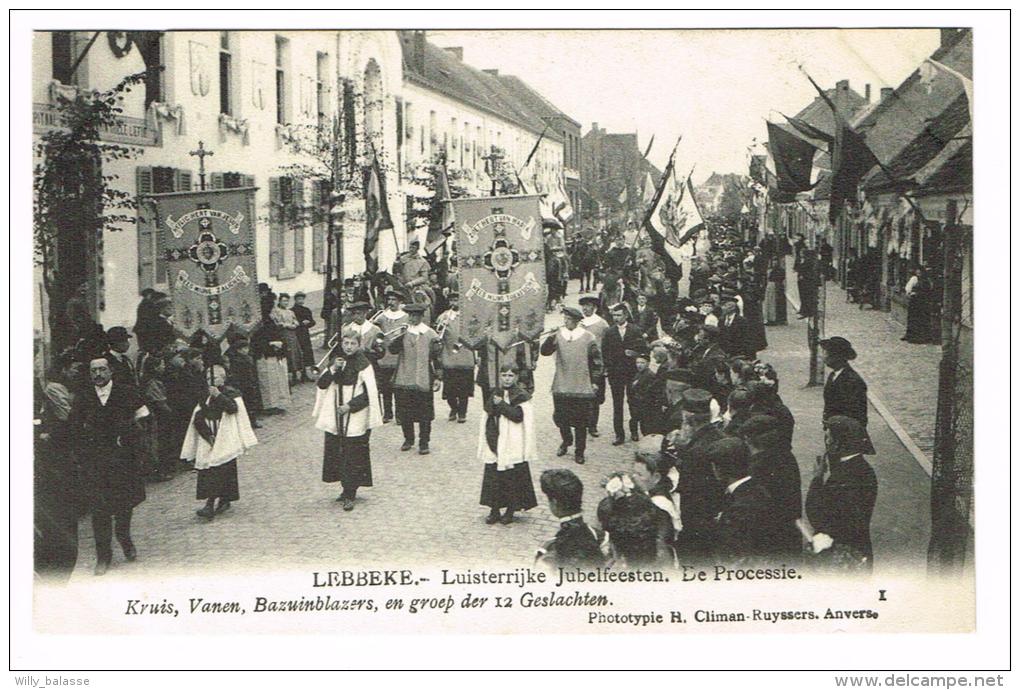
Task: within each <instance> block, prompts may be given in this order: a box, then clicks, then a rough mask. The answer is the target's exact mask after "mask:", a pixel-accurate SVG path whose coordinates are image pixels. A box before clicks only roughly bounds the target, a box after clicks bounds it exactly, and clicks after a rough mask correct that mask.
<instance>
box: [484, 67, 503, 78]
mask: <svg viewBox="0 0 1020 690" xmlns="http://www.w3.org/2000/svg"><path fill="white" fill-rule="evenodd" d="M482 71H483V72H485V73H486V74H491V75H492V76H494V77H498V76H499V70H498V69H483V70H482Z"/></svg>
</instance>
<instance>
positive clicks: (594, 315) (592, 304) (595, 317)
mask: <svg viewBox="0 0 1020 690" xmlns="http://www.w3.org/2000/svg"><path fill="white" fill-rule="evenodd" d="M577 302H578V304H580V305H581V321H580V324H581V327H582V328H583V329H585V330H586V331H588V332H589V333H591V334H592V335H593V336H595V344H596V345H598V348H599V352H600V353H601V352H602V339H603V338H604V337H605V335H606V331H608V330H609V324H608V323H606V320H605V319H603V318H602V317H601V316H599V314H598V308H599V298H598V297H597V296H596V295H591V294H589V295H582V296H581V297H580V299H578V300H577ZM605 401H606V380H605V378H604V376H601V375H600V376H599V380H598V381H597V382H596V383H595V398H594V403H593V404H592V405H591V418H590V419H589V420H588V425H587V426H588V431H589V432H591V435H592V436H594V437H596V438H598V435H599V410H600V408H601V407H602V403H604V402H605Z"/></svg>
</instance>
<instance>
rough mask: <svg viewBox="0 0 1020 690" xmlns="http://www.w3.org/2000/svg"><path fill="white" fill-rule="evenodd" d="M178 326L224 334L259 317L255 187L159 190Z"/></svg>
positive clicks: (158, 205)
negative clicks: (233, 325)
mask: <svg viewBox="0 0 1020 690" xmlns="http://www.w3.org/2000/svg"><path fill="white" fill-rule="evenodd" d="M152 199H153V200H154V201H155V202H156V214H157V222H158V224H159V228H160V229H161V230H162V235H163V247H162V251H163V253H164V256H165V257H166V263H167V275H168V278H169V283H170V297H171V299H172V300H173V303H174V319H175V321H176V325H177V327H178V328H179V329H180V330H181V331H183V332H184V333H187V334H189V335H190V334H191V333H193V332H195V331H197V330H198V329H204V330H205V331H207V332H208V333H211V334H212V335H215V336H220V335H222V334H223V332H224V331H225V330H226V329H227V328H228V327H229V325H230V324H232V323H233V324H237V325H238V326H240V327H243V328H244V329H246V330H248V329H251V328H252V327H253V326H254V325H255V324H256V323H257V322H258V320H259V299H258V289H257V286H258V281H257V278H256V275H255V228H254V224H253V217H254V214H255V188H253V187H248V188H241V189H211V190H206V191H201V192H179V193H173V194H156V195H153V196H152Z"/></svg>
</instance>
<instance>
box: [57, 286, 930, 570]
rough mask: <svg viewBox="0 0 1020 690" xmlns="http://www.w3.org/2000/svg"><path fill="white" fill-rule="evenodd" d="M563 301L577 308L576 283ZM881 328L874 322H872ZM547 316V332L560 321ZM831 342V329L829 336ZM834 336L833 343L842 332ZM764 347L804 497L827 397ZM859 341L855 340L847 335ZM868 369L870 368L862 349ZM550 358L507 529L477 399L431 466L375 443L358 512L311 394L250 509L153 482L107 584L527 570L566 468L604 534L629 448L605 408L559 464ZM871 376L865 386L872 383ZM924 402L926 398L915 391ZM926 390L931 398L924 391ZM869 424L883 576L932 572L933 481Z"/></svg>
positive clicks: (261, 474) (776, 343) (790, 349)
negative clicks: (548, 487) (494, 513)
mask: <svg viewBox="0 0 1020 690" xmlns="http://www.w3.org/2000/svg"><path fill="white" fill-rule="evenodd" d="M571 288H572V289H571V291H570V295H569V296H568V298H567V299H568V302H570V303H574V302H575V301H576V298H577V293H576V282H575V283H572V285H571ZM876 316H877V315H876ZM558 318H559V317H558V316H556V317H554V316H552V315H550V316H549V317H548V318H547V324H548V325H551V324H553V323H555V320H554V319H556V320H558ZM830 330H832V327H831V326H830ZM832 332H835V331H834V330H833V331H832ZM768 337H769V342H770V345H769V348H768V349H767V350H765V351H764V352H762V353H761V357H762V358H763V359H765V360H767V361H770V362H772V363H773V364H774V365H775V367H776V369H777V371H778V372H779V375H780V377H781V380H782V384H781V392H782V396H783V399H784V400H785V401H786V403H787V405H789V407H790V409H791V410H792V412H793V414H794V415H795V417H796V419H797V426H796V434H795V439H794V445H795V447H794V451H795V453H796V456H797V458H798V460H799V462H800V465H801V473H802V479H803V484H804V486H805V488H806V487H807V484H808V483H809V481H810V478H811V469H812V467H813V466H814V461H815V456H816V455H817V454H818V453H819V452H821V450H822V437H821V425H820V418H821V388H820V387H815V388H802V387H801V384H802V382H803V381H804V380H805V379H806V376H807V347H806V340H805V338H804V335H803V327H802V326H799V324H797V323H795V324H791V325H789V326H785V327H777V328H770V329H769V332H768ZM850 337H851V339H854V336H853V335H850ZM858 341H860V342H861V346H860V350H861V357H860V358H859V360H858V361H861V363H862V370H864V371H865V372H867V370H866V369H865V368H864V366H863V365H864V364H865V363H866V362H868V361H869V360H870V359H871V357H872V349H871V346H869V345H868V344H866V343H865V342H864V340H863V339H862V338H857V339H854V342H855V344H857V343H858ZM552 369H553V366H552V360H551V358H547V357H542V358H540V360H539V367H538V370H537V372H536V382H537V394H536V396H535V404H536V408H537V409H536V412H537V414H536V425H537V432H538V435H539V454H540V458H539V460H538V462H536V463H534V464H533V465H532V467H531V471H532V477H533V479H534V481H535V484H536V493H538V495H539V504H540V505H539V506H538V507H537V508H536V509H533V510H531V511H528V512H526V513H519V514H518V518H517V520H516V521H515V522H514V524H512V525H510V526H504V525H499V524H496V525H491V526H490V525H486V524H485V523H484V522H483V519H484V517H485V515H486V513H487V509H486V508H484V507H482V506H479V505H478V497H479V490H480V486H481V477H482V465H481V463H480V461H478V460H476V459H475V451H476V444H477V442H478V426H479V422H480V411H481V407H480V404H479V400H478V398H477V397H476V398H474V399H472V401H471V405H470V407H469V412H468V421H467V423H466V424H457V423H452V422H448V421H446V413H447V409H446V405H445V403H443V402H442V401H441V400H439V399H438V395H437V401H436V413H437V419H436V421H435V422H434V426H433V434H432V454H431V455H428V456H419V455H418V454H417V453H416V452H415V451H414V450H411V451H408V452H405V453H402V452H400V450H399V448H400V443H401V440H402V438H401V434H400V430H399V428H398V427H396V426H395V425H394V424H392V423H391V424H387V425H386V426H384V427H382V428H381V429H378V430H376V431H374V432H373V435H372V471H373V476H374V482H375V486H373V487H371V488H365V489H362V490H361V491H360V492H359V494H358V500H357V503H356V507H355V510H354V511H353V512H344V511H343V510H342V509H341V505H340V504H339V503H338V502H336V501H335V500H334V499H335V498H336V497H337V495H338V493H339V485H337V484H323V483H322V482H321V481H320V473H321V465H322V444H323V437H322V433H321V432H318V431H316V430H315V429H314V428H313V427H312V421H311V418H310V411H311V406H312V402H313V400H314V385H313V384H308V383H306V384H302V385H300V386H298V387H297V388H296V389H295V395H294V403H293V405H292V406H291V408H290V409H289V410H288V411H287V412H286V414H280V415H274V416H270V417H266V418H264V419H263V425H264V426H263V428H262V429H260V430H258V431H257V434H258V436H259V445H258V447H256V448H255V449H254V451H253V452H252V453H250V454H249V455H247V456H245V457H244V458H242V459H241V461H240V463H239V465H240V469H239V473H240V484H241V500H240V501H239V502H237V503H236V504H234V506H233V508H232V509H231V510H230V511H229V512H228V513H227V514H225V515H223V516H219V517H217V518H216V519H215V520H213V521H212V522H210V523H206V522H204V521H202V520H201V519H200V518H198V517H196V515H195V510H196V509H197V508H199V507H200V503H199V502H198V501H196V500H195V498H194V496H195V475H194V474H193V473H187V474H182V475H178V476H177V477H176V478H175V479H173V480H172V481H170V482H168V483H165V484H150V485H149V486H148V499H147V500H146V501H145V503H143V504H142V505H141V506H139V507H138V508H137V509H136V510H135V513H134V522H133V533H134V539H135V543H136V545H137V547H138V552H139V559H138V561H137V562H136V563H133V564H127V563H125V562H124V561H123V558H122V557H121V555H120V553H119V550H118V549H116V547H115V551H116V555H115V558H114V567H113V569H112V570H111V572H110V574H109V575H107V578H123V577H127V576H129V575H135V574H137V575H147V576H151V575H153V574H160V575H163V574H167V573H171V572H187V573H195V572H210V573H211V572H228V571H230V570H233V569H236V568H248V567H252V568H257V569H272V568H287V567H302V566H312V565H315V566H320V567H323V566H343V565H347V566H367V565H373V564H384V563H385V564H391V565H393V564H396V565H414V564H419V563H437V562H441V563H444V564H445V563H449V564H456V565H462V566H470V565H478V564H482V563H486V564H490V565H493V564H496V563H499V564H504V565H514V566H517V565H527V564H530V563H531V561H532V559H533V557H534V553H535V549H536V547H537V546H539V545H540V544H541V543H542V541H544V540H545V539H548V538H549V537H551V536H552V535H553V534H554V533H555V531H556V528H557V524H556V521H555V519H554V518H553V517H552V515H551V514H550V513H549V511H548V509H547V508H546V506H545V500H544V497H543V496H542V495H541V493H540V491H539V490H538V488H537V483H538V477H539V475H540V474H541V472H542V471H543V470H545V469H548V468H552V467H568V468H570V469H571V470H573V471H574V472H576V473H577V474H578V475H579V476H580V477H581V479H582V481H583V482H584V484H585V516H586V519H588V521H589V522H591V523H594V522H595V506H596V504H597V503H598V501H599V499H600V498H601V495H602V492H601V489H600V487H599V483H600V481H601V480H602V478H603V477H604V476H605V475H606V474H608V473H609V472H611V471H613V470H616V469H624V468H626V465H627V460H628V459H629V457H630V455H631V453H632V452H633V444H631V443H628V444H626V445H624V446H621V447H613V446H612V445H611V442H612V434H611V433H610V429H611V424H612V407H611V404H610V402H609V401H608V400H607V402H606V404H605V405H604V406H603V409H602V421H601V423H600V427H601V431H602V435H601V436H600V437H599V438H598V439H591V440H589V446H588V462H587V463H586V464H585V465H583V466H582V465H577V464H575V463H574V462H573V461H572V459H571V457H570V456H569V455H568V456H567V457H564V458H557V457H555V449H556V447H557V445H558V443H559V435H558V432H557V431H556V428H555V427H554V426H553V424H552V419H551V418H552V400H551V397H550V395H549V393H548V391H549V386H550V383H551V380H552V373H553V372H552ZM866 375H867V374H866ZM872 380H873V379H872V378H869V384H871V385H874V384H873V383H872ZM915 390H917V388H915ZM923 390H932V389H931V388H930V387H925V388H923ZM871 419H873V420H874V421H873V422H872V423H871V424H869V431H870V432H871V434H872V437H873V440H874V443H875V446H876V447H877V449H878V454H877V455H876V456H875V457H874V458H872V461H873V464H874V466H875V469H876V471H877V473H878V480H879V496H878V506H877V509H876V512H875V517H874V520H873V523H872V534H873V539H874V542H875V554H876V566H877V568H879V569H881V568H882V567H884V566H888V565H889V564H890V563H891V562H893V561H904V562H906V563H908V564H910V565H911V566H915V567H920V566H923V562H924V554H925V549H926V547H927V539H928V529H929V520H928V482H929V480H928V477H927V476H926V475H925V473H924V472H923V470H922V469H921V468H920V467H919V466H918V465H917V463H916V462H915V461H914V459H913V458H912V457H911V455H910V454H909V453H908V452H907V451H906V449H905V448H904V447H903V445H902V444H901V443H900V442H899V440H898V439H897V437H896V436H895V435H894V433H893V432H892V430H890V428H889V427H888V425H886V424H885V423H884V421H883V419H882V417H880V416H879V415H878V414H877V413H874V411H873V415H872V417H871ZM80 545H81V553H80V556H79V561H78V568H77V570H76V572H75V575H74V577H75V578H91V577H92V574H91V571H92V566H93V565H94V563H95V558H94V545H93V540H92V535H91V527H90V523H89V521H88V520H87V519H85V520H82V522H81V529H80Z"/></svg>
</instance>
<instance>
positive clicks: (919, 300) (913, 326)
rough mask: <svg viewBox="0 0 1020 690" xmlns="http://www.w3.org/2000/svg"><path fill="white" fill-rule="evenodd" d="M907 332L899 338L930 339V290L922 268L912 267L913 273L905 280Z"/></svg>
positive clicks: (908, 340) (912, 341) (910, 341)
mask: <svg viewBox="0 0 1020 690" xmlns="http://www.w3.org/2000/svg"><path fill="white" fill-rule="evenodd" d="M904 292H906V294H907V299H908V300H909V301H908V302H907V333H906V335H904V336H903V337H902V338H901V340H905V341H907V342H908V343H917V344H923V343H930V342H931V341H932V337H931V334H932V328H931V312H932V308H931V303H932V290H931V283H930V282H929V281H928V277H927V275H925V273H924V269H922V268H916V269H914V275H912V276H911V277H910V280H908V281H907V284H906V287H905V288H904Z"/></svg>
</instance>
